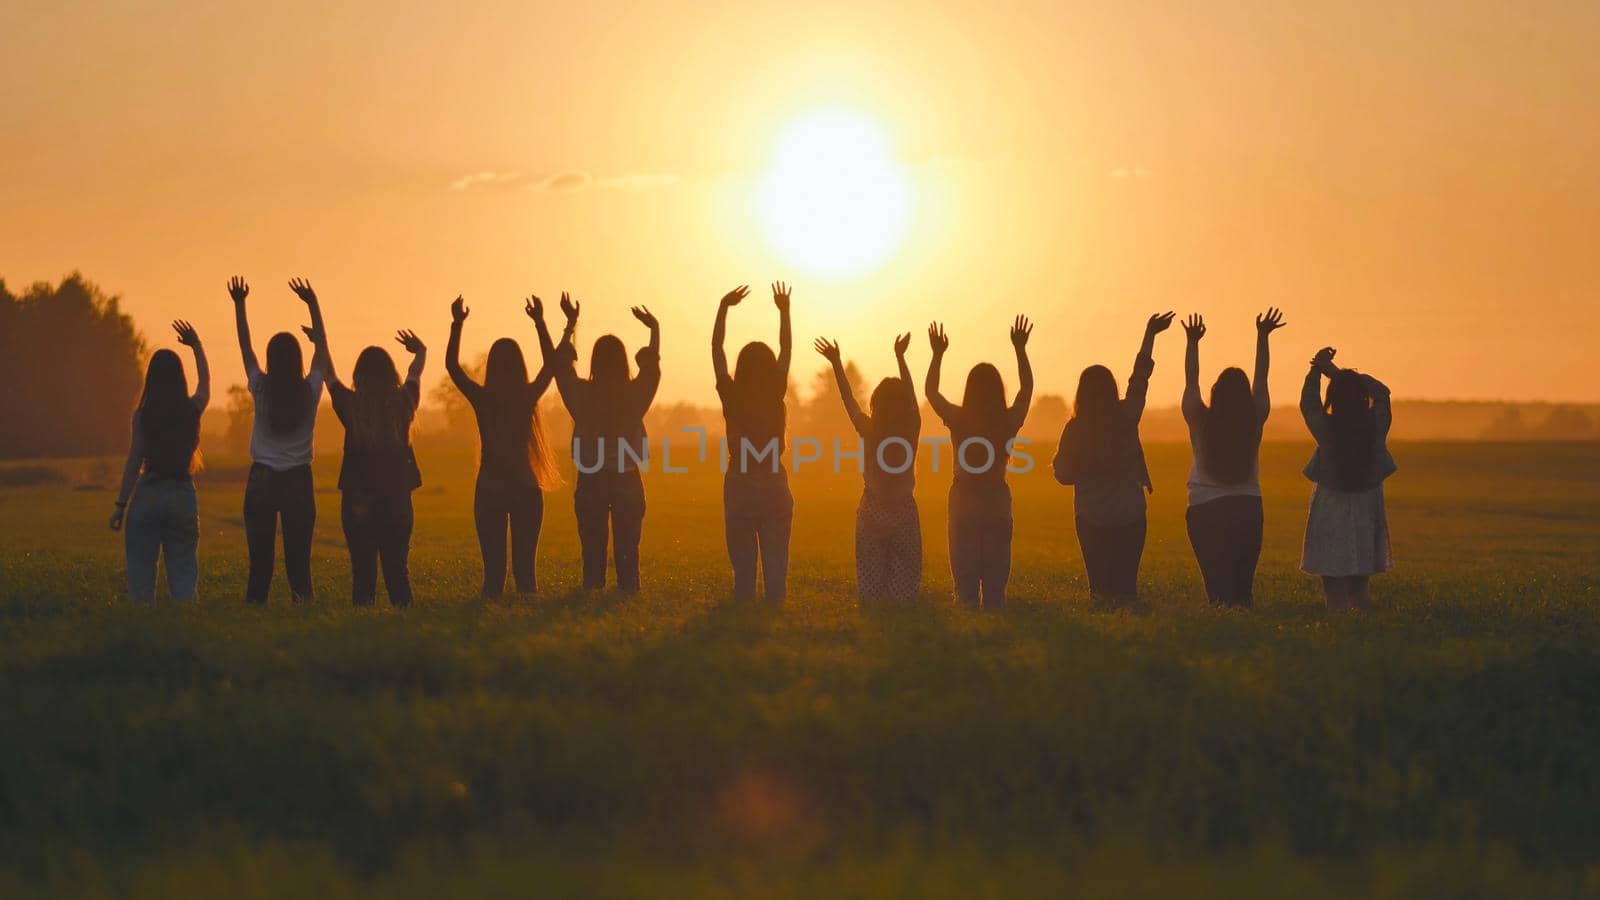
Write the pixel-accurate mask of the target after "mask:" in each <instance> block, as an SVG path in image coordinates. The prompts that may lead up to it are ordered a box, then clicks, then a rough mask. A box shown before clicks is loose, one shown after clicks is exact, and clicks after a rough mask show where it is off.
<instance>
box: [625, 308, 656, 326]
mask: <svg viewBox="0 0 1600 900" xmlns="http://www.w3.org/2000/svg"><path fill="white" fill-rule="evenodd" d="M628 312H631V313H633V317H634V318H635V319H638V320H639V321H640V322H643V323H644V327H646V328H649V329H652V330H654V329H656V328H659V327H661V323H660V322H658V321H656V317H655V315H654V314H653V313H651V312H650V308H649V307H647V306H635V307H633V308H632V309H630V310H628Z"/></svg>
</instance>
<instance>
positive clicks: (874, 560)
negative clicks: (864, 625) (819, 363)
mask: <svg viewBox="0 0 1600 900" xmlns="http://www.w3.org/2000/svg"><path fill="white" fill-rule="evenodd" d="M814 346H815V348H816V351H817V352H818V353H820V354H822V356H823V358H825V359H826V360H827V361H828V362H829V363H830V364H832V366H833V377H834V379H835V380H836V381H838V383H839V397H840V399H842V400H843V401H844V410H845V412H846V413H847V414H848V415H849V416H850V424H851V425H853V426H854V427H855V430H856V434H858V435H860V436H861V439H862V441H863V446H862V454H863V456H864V457H865V461H864V464H863V469H862V472H863V478H864V481H865V488H864V490H863V491H862V492H861V504H860V505H859V506H857V507H856V594H857V596H859V597H860V598H861V600H862V602H867V601H871V600H891V601H909V600H915V599H916V598H917V592H918V591H919V590H920V589H921V587H922V522H921V519H920V518H919V517H918V515H917V500H916V497H914V496H912V489H913V488H914V487H915V486H916V480H917V473H916V466H917V442H918V440H919V439H920V438H921V433H922V414H921V413H920V412H919V411H918V410H917V393H916V390H915V389H914V388H913V387H912V386H911V385H912V382H911V370H910V369H908V368H907V367H906V350H907V349H908V348H909V347H910V346H911V335H910V334H909V333H908V334H903V335H900V336H899V337H897V338H895V341H894V358H895V362H896V363H897V364H898V365H899V367H900V377H898V378H885V379H883V380H882V381H880V382H878V386H877V387H876V388H875V389H873V391H872V400H871V408H872V414H871V415H868V414H867V413H865V412H862V410H861V406H860V405H859V404H858V403H857V402H856V396H855V391H854V390H853V389H852V388H851V386H850V379H849V378H848V377H846V375H845V371H844V362H843V360H842V359H841V358H840V356H839V345H838V344H837V343H834V342H831V341H828V340H826V339H824V338H818V339H817V342H816V344H815V345H814Z"/></svg>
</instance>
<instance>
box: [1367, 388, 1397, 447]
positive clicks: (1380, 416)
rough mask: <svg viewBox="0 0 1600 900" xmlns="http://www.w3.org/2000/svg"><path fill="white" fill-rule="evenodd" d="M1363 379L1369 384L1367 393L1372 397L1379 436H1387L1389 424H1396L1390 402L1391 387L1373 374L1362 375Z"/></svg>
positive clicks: (1373, 413) (1373, 415) (1373, 412)
mask: <svg viewBox="0 0 1600 900" xmlns="http://www.w3.org/2000/svg"><path fill="white" fill-rule="evenodd" d="M1361 381H1362V383H1363V384H1365V385H1366V386H1367V394H1368V395H1370V396H1371V397H1372V417H1373V419H1374V421H1376V423H1377V425H1378V437H1379V438H1380V439H1382V438H1387V437H1388V436H1389V426H1391V425H1393V424H1394V407H1393V406H1392V405H1391V404H1390V402H1389V387H1388V385H1386V384H1384V383H1383V382H1381V381H1379V380H1378V379H1376V378H1373V377H1372V376H1371V375H1362V376H1361Z"/></svg>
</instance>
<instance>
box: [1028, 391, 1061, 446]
mask: <svg viewBox="0 0 1600 900" xmlns="http://www.w3.org/2000/svg"><path fill="white" fill-rule="evenodd" d="M1071 415H1072V407H1070V406H1068V405H1067V400H1066V398H1065V397H1063V396H1061V395H1060V394H1040V395H1039V396H1037V397H1034V398H1033V405H1032V406H1030V407H1028V420H1027V421H1026V422H1023V423H1022V433H1023V434H1025V435H1027V436H1028V437H1032V438H1041V439H1048V440H1055V439H1056V438H1059V437H1060V436H1061V428H1062V426H1064V425H1066V424H1067V419H1068V418H1069V417H1070V416H1071Z"/></svg>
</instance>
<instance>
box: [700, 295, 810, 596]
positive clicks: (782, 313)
mask: <svg viewBox="0 0 1600 900" xmlns="http://www.w3.org/2000/svg"><path fill="white" fill-rule="evenodd" d="M789 291H790V288H789V286H788V285H786V284H784V283H783V282H781V281H780V282H775V283H774V284H773V285H772V303H773V305H774V306H776V307H777V308H778V353H777V355H776V356H774V355H773V353H772V348H771V347H768V346H767V345H766V344H764V343H761V342H759V341H755V342H752V343H749V344H745V345H744V347H743V349H741V350H740V351H739V358H738V360H737V361H736V363H735V365H734V370H733V374H732V375H730V374H729V373H728V356H727V353H726V351H724V350H723V343H724V342H725V340H726V335H727V330H728V310H729V309H731V308H732V307H734V306H737V305H738V304H739V301H741V300H743V299H744V298H745V297H746V296H747V295H748V294H749V293H750V288H749V286H748V285H741V286H739V287H737V288H734V289H733V290H731V291H729V292H728V293H727V294H726V295H725V296H723V298H722V302H721V304H720V305H719V306H718V307H717V320H716V324H715V325H714V326H713V327H712V329H711V368H712V371H713V372H714V373H715V375H716V379H717V396H718V397H719V398H720V399H721V401H722V418H723V422H724V424H725V430H726V434H727V438H726V439H727V445H728V469H727V474H726V475H725V476H724V478H723V481H722V510H723V526H724V529H725V531H726V534H727V542H728V561H729V562H730V563H732V565H733V594H734V596H735V597H737V598H739V599H747V598H750V597H754V596H755V592H756V561H757V559H759V560H760V567H761V577H762V583H763V587H764V594H765V596H766V599H768V600H774V601H776V600H781V599H783V595H784V591H785V582H786V580H787V577H788V573H789V528H790V525H791V524H792V522H793V519H794V497H793V495H791V494H790V493H789V476H788V473H787V472H786V471H784V468H783V450H784V447H783V444H784V426H785V418H786V415H785V410H784V401H783V398H784V395H785V394H786V393H788V390H789V353H790V343H791V342H790V335H789Z"/></svg>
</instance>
